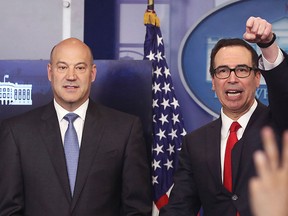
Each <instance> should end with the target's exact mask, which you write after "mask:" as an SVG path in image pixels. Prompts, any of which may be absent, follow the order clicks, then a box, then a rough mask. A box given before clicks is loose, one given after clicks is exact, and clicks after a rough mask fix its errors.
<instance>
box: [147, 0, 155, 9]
mask: <svg viewBox="0 0 288 216" xmlns="http://www.w3.org/2000/svg"><path fill="white" fill-rule="evenodd" d="M147 10H148V11H154V0H148V5H147Z"/></svg>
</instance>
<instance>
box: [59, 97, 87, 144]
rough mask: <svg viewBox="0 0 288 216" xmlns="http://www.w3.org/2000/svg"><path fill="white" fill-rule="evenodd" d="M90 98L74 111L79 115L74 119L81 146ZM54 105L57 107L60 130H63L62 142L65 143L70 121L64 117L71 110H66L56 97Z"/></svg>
mask: <svg viewBox="0 0 288 216" xmlns="http://www.w3.org/2000/svg"><path fill="white" fill-rule="evenodd" d="M88 103H89V99H87V100H86V101H85V102H84V103H83V104H82V105H81V106H80V107H79V108H78V109H76V110H75V111H74V112H73V113H76V114H77V115H78V116H79V117H78V118H77V119H76V120H75V121H74V123H73V124H74V127H75V130H76V133H77V136H78V143H79V148H80V146H81V140H82V133H83V127H84V121H85V116H86V111H87V108H88ZM54 106H55V109H56V113H57V117H58V121H59V126H60V131H61V137H62V143H63V145H64V136H65V132H66V130H67V128H68V121H66V120H65V119H63V117H64V116H65V115H66V114H67V113H69V111H67V110H65V109H64V108H63V107H61V106H60V105H59V104H58V103H57V102H56V100H55V99H54Z"/></svg>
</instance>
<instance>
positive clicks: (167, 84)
mask: <svg viewBox="0 0 288 216" xmlns="http://www.w3.org/2000/svg"><path fill="white" fill-rule="evenodd" d="M145 16H146V21H145ZM144 23H145V25H146V36H145V42H144V59H148V60H150V61H152V67H153V75H152V95H153V96H152V98H153V102H152V109H153V143H152V184H153V191H154V193H153V200H154V204H155V205H154V207H155V206H156V207H157V208H154V209H153V215H157V214H158V210H159V209H160V208H161V207H163V206H164V205H166V204H167V202H168V196H169V190H170V189H171V188H172V185H173V174H174V171H175V168H176V165H177V161H178V159H177V157H178V152H179V150H180V149H181V144H182V137H183V136H184V135H185V134H186V131H185V129H184V123H183V119H182V115H181V113H180V106H179V103H178V100H177V98H176V95H175V92H174V87H173V83H172V79H171V74H170V71H169V68H168V65H167V62H166V58H165V53H164V43H163V38H162V34H161V31H160V27H159V20H158V18H157V16H156V14H155V13H154V12H151V11H147V12H146V13H145V15H144Z"/></svg>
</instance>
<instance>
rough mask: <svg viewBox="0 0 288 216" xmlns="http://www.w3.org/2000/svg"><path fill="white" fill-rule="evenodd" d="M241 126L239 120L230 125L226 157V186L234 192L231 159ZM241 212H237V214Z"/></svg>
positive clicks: (224, 182) (224, 181) (224, 180)
mask: <svg viewBox="0 0 288 216" xmlns="http://www.w3.org/2000/svg"><path fill="white" fill-rule="evenodd" d="M240 127H241V125H240V124H239V123H238V122H233V123H232V124H231V126H230V129H229V130H230V134H229V137H228V140H227V145H226V150H225V159H224V179H223V184H224V187H225V188H226V189H227V190H228V191H230V192H232V163H231V162H232V160H231V151H232V149H233V147H234V145H235V143H236V142H237V141H238V138H237V130H238V129H239V128H240ZM238 215H239V212H237V216H238Z"/></svg>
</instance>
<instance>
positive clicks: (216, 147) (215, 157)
mask: <svg viewBox="0 0 288 216" xmlns="http://www.w3.org/2000/svg"><path fill="white" fill-rule="evenodd" d="M220 135H221V118H218V119H217V120H215V121H214V122H213V123H212V124H211V125H210V126H209V128H207V131H206V139H207V142H206V146H205V148H206V150H205V151H206V152H207V154H206V156H207V158H206V161H207V162H208V167H209V169H210V172H211V173H212V175H213V176H214V178H215V181H216V182H217V183H219V184H222V178H221V157H220V140H221V138H220Z"/></svg>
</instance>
